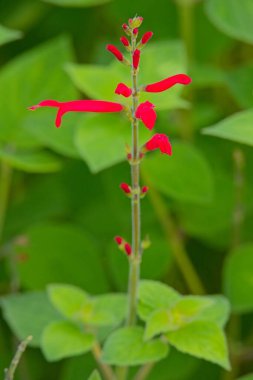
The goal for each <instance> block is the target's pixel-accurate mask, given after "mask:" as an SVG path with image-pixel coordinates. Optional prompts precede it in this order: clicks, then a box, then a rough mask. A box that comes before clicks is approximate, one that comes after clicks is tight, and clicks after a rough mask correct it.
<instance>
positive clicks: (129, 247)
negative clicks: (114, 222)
mask: <svg viewBox="0 0 253 380" xmlns="http://www.w3.org/2000/svg"><path fill="white" fill-rule="evenodd" d="M124 250H125V252H126V254H127V256H130V255H131V253H132V247H131V245H130V244H129V243H125V244H124Z"/></svg>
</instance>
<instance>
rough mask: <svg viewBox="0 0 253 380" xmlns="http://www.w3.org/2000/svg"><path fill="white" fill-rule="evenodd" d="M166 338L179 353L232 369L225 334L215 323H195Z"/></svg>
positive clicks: (168, 334) (170, 333)
mask: <svg viewBox="0 0 253 380" xmlns="http://www.w3.org/2000/svg"><path fill="white" fill-rule="evenodd" d="M166 336H167V338H168V339H169V342H170V344H171V345H172V346H174V347H176V348H177V349H178V350H179V351H181V352H184V353H187V354H190V355H193V356H196V357H197V358H201V359H205V360H208V361H210V362H212V363H216V364H219V365H220V366H221V367H223V368H225V369H227V370H228V369H229V368H230V366H229V361H228V352H227V346H226V341H225V337H224V333H223V332H222V330H221V329H220V328H219V327H218V326H217V325H216V324H215V323H214V322H210V321H193V322H191V323H189V324H187V325H185V326H183V327H182V328H181V329H179V330H176V331H171V332H168V333H167V334H166Z"/></svg>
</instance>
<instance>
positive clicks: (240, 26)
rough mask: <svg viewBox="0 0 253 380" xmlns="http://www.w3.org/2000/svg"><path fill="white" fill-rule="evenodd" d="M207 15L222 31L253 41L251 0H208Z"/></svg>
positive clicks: (249, 41)
mask: <svg viewBox="0 0 253 380" xmlns="http://www.w3.org/2000/svg"><path fill="white" fill-rule="evenodd" d="M205 8H206V12H207V16H208V17H209V18H210V20H211V21H212V22H213V24H214V25H215V26H216V27H217V28H218V29H220V30H221V31H222V32H224V33H225V34H227V35H228V36H230V37H233V38H236V39H238V40H241V41H244V42H248V43H253V24H252V18H253V4H252V1H251V0H240V1H238V0H222V1H220V0H206V2H205Z"/></svg>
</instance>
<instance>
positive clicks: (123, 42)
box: [120, 36, 130, 47]
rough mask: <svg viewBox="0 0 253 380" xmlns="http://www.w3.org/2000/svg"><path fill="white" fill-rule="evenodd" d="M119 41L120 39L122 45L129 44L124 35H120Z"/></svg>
mask: <svg viewBox="0 0 253 380" xmlns="http://www.w3.org/2000/svg"><path fill="white" fill-rule="evenodd" d="M120 41H121V42H122V44H123V45H124V46H126V47H128V46H129V45H130V43H129V41H128V39H127V38H126V37H125V36H123V37H120Z"/></svg>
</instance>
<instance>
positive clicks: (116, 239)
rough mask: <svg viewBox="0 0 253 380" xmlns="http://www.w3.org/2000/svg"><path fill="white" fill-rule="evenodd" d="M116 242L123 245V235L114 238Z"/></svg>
mask: <svg viewBox="0 0 253 380" xmlns="http://www.w3.org/2000/svg"><path fill="white" fill-rule="evenodd" d="M114 240H115V242H116V243H117V244H118V245H121V244H122V242H123V238H122V237H121V236H115V238H114Z"/></svg>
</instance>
